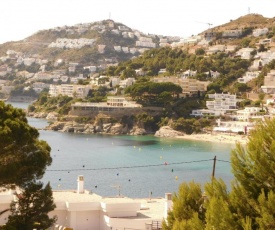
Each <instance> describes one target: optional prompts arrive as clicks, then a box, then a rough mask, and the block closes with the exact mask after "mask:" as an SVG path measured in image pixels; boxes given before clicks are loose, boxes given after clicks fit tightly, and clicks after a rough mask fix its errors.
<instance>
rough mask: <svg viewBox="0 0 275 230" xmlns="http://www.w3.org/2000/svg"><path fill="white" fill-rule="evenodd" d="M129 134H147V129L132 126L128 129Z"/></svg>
mask: <svg viewBox="0 0 275 230" xmlns="http://www.w3.org/2000/svg"><path fill="white" fill-rule="evenodd" d="M129 134H130V135H133V136H136V135H145V134H147V131H146V130H145V129H144V128H142V127H139V126H134V127H133V128H132V129H131V130H130V132H129Z"/></svg>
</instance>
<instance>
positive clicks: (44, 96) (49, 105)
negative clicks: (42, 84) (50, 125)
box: [31, 92, 74, 115]
mask: <svg viewBox="0 0 275 230" xmlns="http://www.w3.org/2000/svg"><path fill="white" fill-rule="evenodd" d="M73 101H74V99H73V98H72V97H68V96H61V95H59V96H57V97H49V96H48V93H46V92H43V93H41V94H40V95H39V98H38V100H37V101H36V102H34V103H33V104H32V105H31V106H33V108H35V109H34V111H33V112H41V111H44V112H45V111H46V112H58V113H59V114H60V115H67V114H68V112H69V111H70V109H71V103H73Z"/></svg>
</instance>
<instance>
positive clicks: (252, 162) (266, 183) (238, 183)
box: [231, 119, 275, 229]
mask: <svg viewBox="0 0 275 230" xmlns="http://www.w3.org/2000/svg"><path fill="white" fill-rule="evenodd" d="M274 130H275V119H266V120H264V121H262V122H259V123H258V124H257V125H256V127H255V129H254V130H252V131H251V132H250V136H249V141H248V143H247V145H246V146H242V145H240V144H237V145H236V149H235V150H233V151H232V155H231V162H232V170H233V174H234V176H235V181H234V183H233V187H232V192H231V204H232V206H233V207H234V212H235V213H236V220H237V221H238V222H239V224H240V225H241V223H243V222H244V221H245V219H246V218H247V217H249V218H250V219H251V221H252V229H259V226H261V225H262V224H263V222H264V220H265V219H266V216H267V215H270V213H272V212H271V209H270V208H269V209H268V208H266V209H263V207H262V205H263V204H266V203H269V204H268V206H269V205H270V207H272V206H273V203H272V202H273V201H272V200H273V192H274V191H275V132H274ZM266 205H267V204H266ZM273 219H275V218H272V221H273ZM267 229H269V228H267Z"/></svg>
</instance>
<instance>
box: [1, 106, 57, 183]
mask: <svg viewBox="0 0 275 230" xmlns="http://www.w3.org/2000/svg"><path fill="white" fill-rule="evenodd" d="M0 149H1V151H0V166H1V167H0V186H8V185H10V184H17V185H24V184H25V183H26V182H28V181H30V180H32V179H40V178H41V177H42V176H43V174H44V172H45V169H46V166H48V165H50V164H51V161H52V159H51V157H50V150H51V148H50V146H49V145H48V144H47V143H46V142H45V141H42V140H39V133H38V131H37V130H36V129H35V128H33V127H31V126H30V125H28V122H27V118H26V114H25V113H24V112H23V110H21V109H16V108H13V107H12V106H11V105H6V104H5V103H4V102H0Z"/></svg>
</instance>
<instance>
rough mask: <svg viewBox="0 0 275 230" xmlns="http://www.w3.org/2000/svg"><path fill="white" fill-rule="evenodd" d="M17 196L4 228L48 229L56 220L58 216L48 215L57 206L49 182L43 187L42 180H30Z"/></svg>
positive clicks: (23, 229) (24, 229)
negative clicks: (50, 216) (51, 216)
mask: <svg viewBox="0 0 275 230" xmlns="http://www.w3.org/2000/svg"><path fill="white" fill-rule="evenodd" d="M16 197H17V199H16V201H13V202H12V203H11V205H10V207H11V208H10V209H11V215H10V216H9V219H8V222H7V223H6V226H5V227H4V229H11V228H14V229H22V230H33V229H47V228H49V227H51V226H52V225H53V224H54V223H55V222H56V220H57V218H56V217H53V218H49V216H48V215H47V214H48V213H49V212H50V211H53V210H54V209H55V207H56V206H55V204H54V200H53V197H52V190H51V186H50V185H49V183H48V184H47V185H46V186H45V188H43V184H42V183H41V182H38V183H35V182H30V183H28V184H27V185H26V186H24V191H23V192H22V193H19V194H16Z"/></svg>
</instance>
